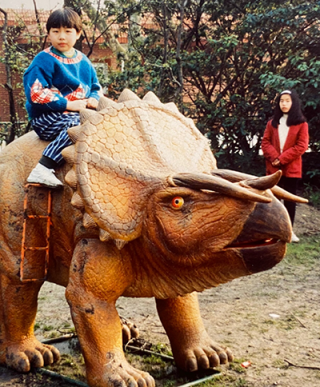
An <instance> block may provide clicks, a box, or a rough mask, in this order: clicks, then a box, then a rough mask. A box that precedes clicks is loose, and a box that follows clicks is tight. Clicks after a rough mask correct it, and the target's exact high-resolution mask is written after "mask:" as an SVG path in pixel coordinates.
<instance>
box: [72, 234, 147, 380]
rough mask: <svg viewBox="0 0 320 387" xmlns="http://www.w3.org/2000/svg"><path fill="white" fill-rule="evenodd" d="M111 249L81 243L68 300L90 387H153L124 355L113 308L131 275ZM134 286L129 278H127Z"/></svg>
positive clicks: (85, 241) (93, 242) (90, 242)
mask: <svg viewBox="0 0 320 387" xmlns="http://www.w3.org/2000/svg"><path fill="white" fill-rule="evenodd" d="M118 254H119V253H118V251H117V249H116V248H114V249H113V245H111V244H107V243H102V242H100V241H99V240H96V239H83V240H81V241H80V242H79V243H78V245H77V246H76V248H75V251H74V254H73V259H72V264H71V271H70V279H69V284H68V286H67V291H66V296H67V300H68V303H69V305H70V309H71V315H72V318H73V322H74V324H75V328H76V331H77V334H78V337H79V341H80V344H81V348H82V352H83V355H84V359H85V363H86V374H87V380H88V384H89V385H90V386H91V387H115V386H126V385H128V386H130V387H137V386H138V385H139V386H141V387H154V380H153V378H152V377H151V376H150V375H149V374H148V373H146V372H142V371H139V370H137V369H135V368H133V367H132V366H131V365H130V364H129V363H128V362H127V361H126V359H125V357H124V353H123V350H122V327H121V321H120V317H119V315H118V313H117V310H116V307H115V303H116V300H117V299H118V297H119V296H120V295H121V294H122V293H123V290H124V289H125V288H126V287H127V286H128V282H127V281H128V277H130V274H128V270H126V265H125V264H124V263H123V260H121V259H119V258H118ZM129 281H130V278H129Z"/></svg>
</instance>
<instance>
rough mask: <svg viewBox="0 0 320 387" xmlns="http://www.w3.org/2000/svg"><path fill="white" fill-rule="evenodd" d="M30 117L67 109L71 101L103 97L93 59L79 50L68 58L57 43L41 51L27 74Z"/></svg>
mask: <svg viewBox="0 0 320 387" xmlns="http://www.w3.org/2000/svg"><path fill="white" fill-rule="evenodd" d="M23 84H24V89H25V93H26V97H27V102H26V108H27V111H28V114H29V117H30V118H36V117H39V116H40V115H41V114H43V113H49V112H64V111H65V110H66V107H67V102H68V101H74V100H78V99H84V98H90V97H93V98H95V99H97V100H98V99H99V90H100V89H101V87H100V84H99V81H98V78H97V74H96V71H95V69H94V67H93V66H92V63H91V62H90V60H89V59H88V58H87V57H86V56H85V55H84V54H83V53H82V52H80V51H77V50H75V54H74V56H73V57H72V58H67V57H66V56H64V55H63V54H62V53H60V52H59V51H57V50H55V49H54V48H53V47H50V48H47V49H45V50H44V51H41V52H40V53H39V54H38V55H37V56H36V57H35V58H34V60H33V61H32V63H31V65H30V66H29V67H28V68H27V70H26V71H25V73H24V76H23Z"/></svg>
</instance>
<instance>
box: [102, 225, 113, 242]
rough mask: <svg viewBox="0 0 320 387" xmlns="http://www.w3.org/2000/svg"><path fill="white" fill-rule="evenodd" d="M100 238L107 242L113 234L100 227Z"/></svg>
mask: <svg viewBox="0 0 320 387" xmlns="http://www.w3.org/2000/svg"><path fill="white" fill-rule="evenodd" d="M99 238H100V240H101V242H107V241H109V240H110V239H111V235H110V234H109V233H108V231H106V230H102V228H100V231H99Z"/></svg>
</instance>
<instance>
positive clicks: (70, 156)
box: [61, 145, 76, 164]
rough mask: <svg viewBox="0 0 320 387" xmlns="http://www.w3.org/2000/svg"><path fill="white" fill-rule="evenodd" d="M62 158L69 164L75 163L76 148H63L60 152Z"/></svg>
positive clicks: (72, 146)
mask: <svg viewBox="0 0 320 387" xmlns="http://www.w3.org/2000/svg"><path fill="white" fill-rule="evenodd" d="M61 154H62V156H63V158H64V159H65V160H66V162H67V163H69V164H74V163H75V161H76V148H75V146H74V145H71V146H68V147H67V148H64V149H63V150H62V152H61Z"/></svg>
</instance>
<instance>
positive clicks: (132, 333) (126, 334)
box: [120, 317, 139, 345]
mask: <svg viewBox="0 0 320 387" xmlns="http://www.w3.org/2000/svg"><path fill="white" fill-rule="evenodd" d="M120 320H121V325H122V342H123V345H126V344H127V343H128V342H129V341H130V340H132V339H137V338H138V337H139V329H138V328H137V327H136V325H135V324H133V323H132V322H131V321H129V320H127V319H125V318H124V317H120Z"/></svg>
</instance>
